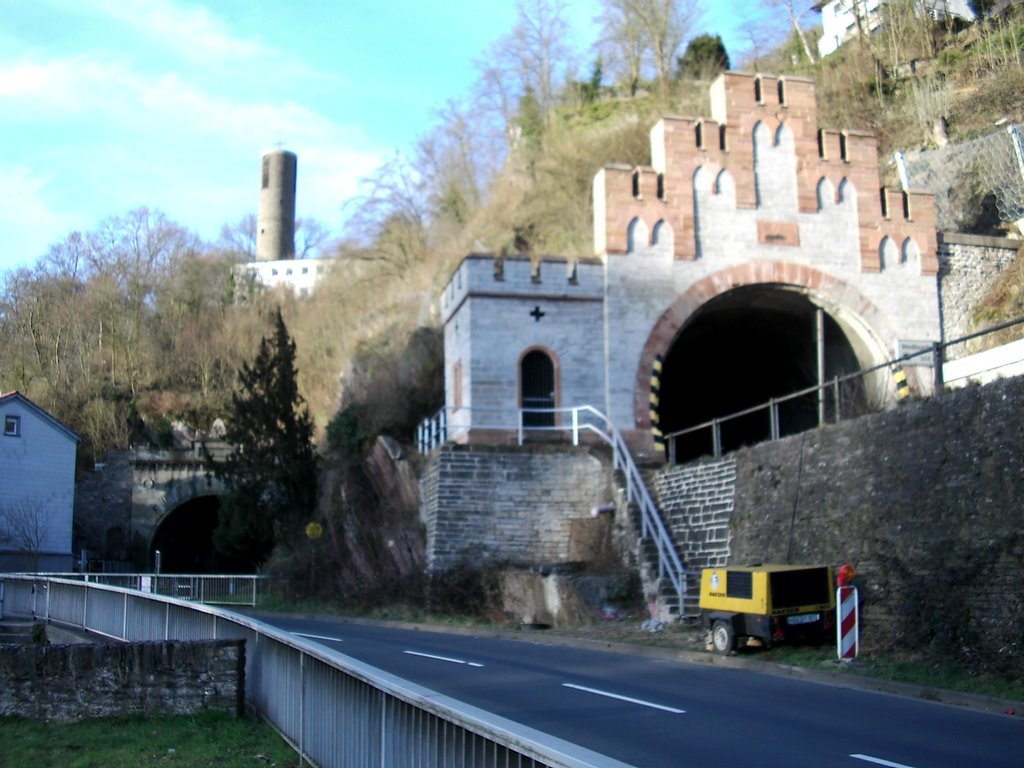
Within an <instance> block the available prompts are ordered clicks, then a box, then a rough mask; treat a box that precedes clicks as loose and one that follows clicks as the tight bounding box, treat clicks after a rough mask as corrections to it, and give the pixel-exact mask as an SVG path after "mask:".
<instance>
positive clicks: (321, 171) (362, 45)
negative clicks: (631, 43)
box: [0, 0, 759, 273]
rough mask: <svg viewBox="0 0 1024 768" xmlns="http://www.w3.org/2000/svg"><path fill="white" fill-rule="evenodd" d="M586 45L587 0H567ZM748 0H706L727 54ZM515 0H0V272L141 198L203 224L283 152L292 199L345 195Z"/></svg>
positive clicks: (208, 225) (230, 212) (419, 125)
mask: <svg viewBox="0 0 1024 768" xmlns="http://www.w3.org/2000/svg"><path fill="white" fill-rule="evenodd" d="M567 5H568V10H569V17H570V21H571V23H572V26H573V29H574V30H575V33H576V36H577V38H578V39H577V40H576V47H577V48H578V49H579V50H580V52H581V57H582V59H583V61H592V60H593V55H592V54H589V53H588V48H589V46H590V44H591V43H592V41H593V40H594V39H595V38H596V28H595V26H594V23H593V18H594V16H596V15H597V13H598V10H599V6H600V2H599V0H567ZM758 7H759V3H758V2H756V0H750V1H749V2H747V1H745V0H705V9H704V17H703V23H702V27H701V29H700V30H698V31H700V32H710V33H712V34H720V35H721V36H722V38H723V40H724V41H725V42H726V47H727V50H728V51H729V53H730V56H732V58H733V59H734V60H735V59H736V58H737V55H736V54H737V52H738V51H740V49H742V48H743V47H744V45H745V44H746V41H747V40H748V37H747V32H746V30H747V29H749V26H750V23H751V21H750V20H751V14H753V13H756V12H757V8H758ZM515 18H516V2H515V0H488V2H486V3H485V2H480V1H479V0H446V1H445V2H442V3H426V2H415V0H206V1H205V2H198V1H197V0H0V147H2V148H3V149H2V151H0V233H2V234H0V273H3V272H6V271H8V270H11V269H15V268H19V267H31V266H32V265H33V264H35V262H36V261H37V259H38V258H39V257H41V256H43V255H44V254H45V253H46V251H47V249H48V247H49V245H51V244H52V243H56V242H59V241H61V240H63V239H65V237H66V236H67V235H69V234H70V233H71V232H73V231H76V230H77V231H82V232H87V231H91V230H94V229H96V228H97V227H98V225H99V224H100V223H101V222H102V221H103V220H104V219H106V218H107V217H110V216H122V215H124V214H126V213H128V212H129V211H130V210H132V209H134V208H138V207H140V206H147V207H149V208H151V209H156V210H159V211H162V212H163V213H165V214H166V215H167V216H168V217H169V218H170V219H171V220H172V221H175V222H177V223H178V224H181V225H182V226H184V227H186V228H188V229H191V230H193V231H195V232H196V233H197V234H199V236H200V237H202V238H203V239H204V240H207V241H214V240H216V239H217V237H218V234H219V232H220V229H221V226H222V225H223V224H225V223H235V222H237V221H239V220H240V219H241V218H242V217H243V216H245V215H247V214H250V213H255V212H256V206H257V202H258V193H259V187H258V185H259V171H260V157H261V155H262V153H263V152H264V151H266V150H268V149H272V148H274V147H276V146H283V147H284V148H286V149H288V150H291V151H292V152H295V153H296V154H297V155H298V161H299V165H298V168H299V170H298V189H297V215H298V216H299V217H311V218H315V219H318V220H320V221H321V222H322V223H323V224H324V225H325V227H326V228H327V229H328V230H329V231H330V233H331V234H332V235H334V236H341V235H342V234H343V213H342V206H343V204H344V202H345V201H346V200H348V199H350V198H351V197H352V196H354V195H356V194H357V193H358V189H359V187H358V183H359V180H360V179H361V178H363V177H366V176H367V175H368V174H370V173H371V172H372V171H373V170H374V169H376V168H378V167H379V166H381V165H382V164H383V163H384V162H386V161H388V160H389V159H391V158H393V157H394V156H395V155H396V153H408V152H409V151H410V150H411V149H412V147H413V146H414V145H415V142H416V140H417V138H418V137H420V136H422V135H424V134H425V133H426V132H427V131H428V129H429V128H430V126H431V125H432V124H433V122H434V120H433V114H434V112H435V111H436V110H438V109H440V108H441V107H443V106H444V104H445V103H446V102H447V101H449V100H451V99H456V100H461V99H464V98H466V97H467V96H468V94H469V91H470V88H471V86H472V84H473V82H474V81H475V80H476V78H477V74H478V70H477V69H476V68H475V66H474V62H477V61H480V60H482V59H484V58H485V57H486V50H487V46H488V44H490V43H493V42H494V41H495V40H496V39H497V38H499V37H500V36H501V35H503V34H504V33H506V32H508V31H509V30H510V29H511V28H512V27H513V25H514V23H515Z"/></svg>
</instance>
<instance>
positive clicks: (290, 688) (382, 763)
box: [0, 574, 629, 768]
mask: <svg viewBox="0 0 1024 768" xmlns="http://www.w3.org/2000/svg"><path fill="white" fill-rule="evenodd" d="M5 617H18V618H34V619H38V620H42V621H53V622H57V623H60V624H63V625H66V626H72V627H77V628H81V629H86V630H89V631H90V632H94V633H96V634H97V635H101V636H104V637H108V638H114V639H119V640H130V641H147V640H218V639H228V640H245V695H246V701H247V703H248V704H249V706H250V707H251V708H252V709H253V710H255V713H256V714H257V715H258V716H260V717H262V718H263V719H265V720H267V721H268V722H269V723H270V724H271V725H273V726H274V727H275V728H276V729H277V730H278V732H279V733H280V734H281V735H282V736H283V737H284V738H285V739H287V740H288V741H289V743H291V745H292V746H293V747H294V748H295V749H296V750H297V751H298V753H299V755H300V757H301V761H303V762H308V763H310V764H311V765H314V766H322V767H323V768H333V767H334V766H339V767H340V766H356V765H357V766H366V767H367V768H377V767H379V768H385V767H386V768H404V767H405V766H412V765H420V766H450V767H451V768H478V767H479V768H498V767H499V766H503V767H506V766H518V767H519V768H543V767H548V768H629V766H627V765H626V764H625V763H621V762H619V761H617V760H613V759H612V758H609V757H605V756H603V755H599V754H597V753H594V752H591V751H589V750H587V749H584V748H582V747H579V746H577V745H575V744H570V743H568V742H566V741H563V740H561V739H558V738H555V737H553V736H550V735H548V734H545V733H541V732H540V731H536V730H534V729H532V728H528V727H526V726H523V725H520V724H519V723H515V722H512V721H511V720H507V719H505V718H503V717H499V716H497V715H493V714H490V713H489V712H485V711H483V710H480V709H477V708H475V707H472V706H470V705H468V704H464V703H462V702H460V701H457V700H455V699H452V698H450V697H447V696H443V695H441V694H438V693H436V692H434V691H431V690H429V689H427V688H424V687H422V686H418V685H416V684H414V683H411V682H408V681H406V680H403V679H401V678H399V677H396V676H394V675H391V674H388V673H387V672H384V671H382V670H379V669H376V668H375V667H371V666H369V665H368V664H364V663H362V662H360V661H358V660H356V659H353V658H351V657H349V656H345V655H343V654H340V653H335V652H332V651H329V650H328V649H327V648H325V647H323V646H320V645H317V644H315V643H313V642H310V641H307V640H304V639H302V638H300V637H298V636H296V635H292V634H290V633H288V632H285V631H283V630H279V629H276V628H274V627H271V626H270V625H268V624H264V623H263V622H260V621H257V620H255V619H251V618H249V617H247V616H243V615H241V614H237V613H233V612H231V611H228V610H226V609H223V608H215V607H212V606H208V605H200V604H198V603H189V602H186V601H183V600H179V599H177V598H172V597H164V596H162V595H154V594H149V593H145V592H141V591H137V590H129V589H122V588H119V587H109V586H105V585H101V584H96V583H93V582H84V581H72V580H70V579H56V578H45V577H41V576H32V575H25V574H0V618H5Z"/></svg>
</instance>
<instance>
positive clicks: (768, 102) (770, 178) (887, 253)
mask: <svg viewBox="0 0 1024 768" xmlns="http://www.w3.org/2000/svg"><path fill="white" fill-rule="evenodd" d="M711 112H712V116H711V118H687V117H665V118H663V119H662V120H660V121H659V122H658V123H657V124H656V125H655V126H654V127H653V128H652V129H651V165H650V166H646V167H637V168H634V167H631V166H627V165H622V164H615V163H612V164H608V165H606V166H604V168H602V169H601V170H600V171H599V172H598V173H597V175H596V176H595V178H594V185H593V196H594V250H595V253H597V254H598V255H600V256H609V255H613V256H614V255H625V254H628V253H632V252H636V251H641V250H644V249H648V250H651V251H654V252H665V253H671V255H672V257H673V258H674V259H676V260H694V259H698V258H700V257H701V254H702V253H703V252H706V251H707V250H708V248H707V244H705V243H702V242H701V238H702V237H706V234H705V233H706V232H707V228H705V229H704V230H702V229H701V226H700V215H701V210H700V199H699V198H700V194H701V192H702V191H707V190H709V191H710V192H711V193H713V194H714V195H721V194H722V193H723V192H724V193H725V196H726V198H715V203H716V204H717V208H716V209H715V210H717V211H718V212H719V213H720V214H721V215H728V208H729V207H730V206H731V207H733V208H734V209H735V210H736V211H746V212H751V213H748V214H745V215H746V216H747V217H748V218H749V216H750V215H753V216H754V217H755V218H756V219H757V229H758V231H759V232H761V233H763V236H764V237H765V238H768V239H766V240H764V241H763V242H764V244H766V245H772V244H779V243H784V244H791V245H795V244H799V243H803V242H807V241H808V238H806V237H804V236H803V235H802V232H801V230H802V229H803V228H808V227H809V228H814V227H815V226H816V224H815V222H814V220H813V217H814V216H815V215H817V214H820V213H822V212H823V211H825V210H826V209H830V208H833V207H835V206H837V205H840V204H845V205H847V206H850V205H853V206H854V207H855V209H856V227H857V231H858V239H859V242H858V247H859V253H860V263H859V265H858V266H859V269H860V270H861V271H862V272H865V273H873V272H881V271H884V270H885V269H887V268H889V267H890V266H893V265H896V264H899V265H905V264H911V263H912V264H914V265H916V267H917V269H919V271H920V274H921V275H928V276H933V275H936V274H938V261H937V257H936V249H937V243H936V235H935V214H934V207H933V205H932V201H931V195H929V194H927V193H924V192H911V193H909V194H906V195H904V194H903V193H902V192H898V191H892V190H886V189H883V188H882V187H881V182H880V174H879V166H878V143H877V141H876V140H875V138H874V137H873V136H871V135H869V134H866V133H861V132H857V131H835V130H827V129H819V128H818V125H817V122H818V116H817V102H816V97H815V90H814V83H813V81H811V80H810V79H807V78H801V77H775V76H771V75H762V74H757V75H751V74H744V73H739V72H725V73H723V74H722V75H720V76H719V77H718V79H717V80H716V81H715V82H714V83H713V84H712V86H711ZM724 199H728V201H729V205H728V206H726V205H725V204H724V202H723V200H724ZM721 229H722V227H718V228H717V230H718V231H721ZM894 247H895V249H896V251H895V255H894V252H893V248H894Z"/></svg>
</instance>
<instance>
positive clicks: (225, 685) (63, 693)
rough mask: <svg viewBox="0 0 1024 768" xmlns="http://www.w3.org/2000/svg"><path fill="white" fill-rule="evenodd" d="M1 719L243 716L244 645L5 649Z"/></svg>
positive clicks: (0, 662) (0, 665) (1, 650)
mask: <svg viewBox="0 0 1024 768" xmlns="http://www.w3.org/2000/svg"><path fill="white" fill-rule="evenodd" d="M0 679H2V680H3V681H4V684H3V685H0V716H4V717H7V716H12V715H17V716H18V717H25V718H29V719H32V720H44V721H51V722H71V721H76V720H85V719H89V718H96V717H119V716H125V715H136V714H176V715H186V714H191V713H193V712H198V711H200V710H204V709H216V710H222V711H229V712H233V713H235V714H237V715H241V714H242V710H243V706H244V696H245V641H244V640H211V641H202V642H176V641H168V642H153V643H117V644H102V645H100V644H78V645H0Z"/></svg>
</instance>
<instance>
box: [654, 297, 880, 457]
mask: <svg viewBox="0 0 1024 768" xmlns="http://www.w3.org/2000/svg"><path fill="white" fill-rule="evenodd" d="M823 320H824V322H823V331H824V332H823V341H824V343H823V350H824V355H823V358H824V378H825V380H826V381H828V380H829V379H832V378H834V377H836V376H842V375H843V374H845V373H852V372H854V371H856V370H859V369H860V368H861V365H860V362H859V361H858V359H857V355H856V353H855V352H854V349H853V345H852V344H851V341H850V339H848V338H847V336H846V334H845V333H844V332H843V330H842V328H840V326H839V324H838V323H837V322H836V321H835V320H834V319H833V318H832V317H831V316H829V315H828V314H827V313H823ZM818 339H819V331H818V307H817V306H816V305H815V304H813V303H812V302H811V301H810V300H809V299H808V298H807V297H806V296H805V295H804V294H803V293H801V292H799V291H796V290H792V289H788V288H780V287H778V286H764V285H755V286H744V287H741V288H736V289H733V290H731V291H728V292H727V293H724V294H722V295H721V296H718V297H716V298H714V299H712V300H711V301H709V302H707V303H706V304H705V305H704V306H702V307H701V308H700V309H699V310H698V311H697V312H696V313H694V315H693V316H692V317H691V318H690V319H689V321H688V322H687V323H686V325H685V326H683V328H682V330H681V331H680V333H679V335H678V336H677V337H676V339H675V341H674V342H673V345H672V348H671V349H670V350H669V352H668V354H667V355H666V357H665V361H664V365H663V368H662V377H661V389H660V406H659V417H660V422H659V423H660V428H661V430H662V432H663V433H665V434H668V433H671V432H674V431H677V430H681V429H685V428H687V427H690V426H695V425H698V424H701V423H703V422H706V421H710V420H712V419H717V418H721V417H723V416H727V415H730V414H733V413H736V412H738V411H742V410H744V409H747V408H751V407H754V406H758V405H762V404H765V403H767V402H768V401H769V400H770V399H771V398H777V397H782V396H784V395H789V394H791V393H793V392H796V391H799V390H801V389H804V388H806V387H812V386H815V385H817V383H818V347H819V341H818ZM840 389H841V391H840V393H839V405H840V408H841V409H842V412H843V413H844V414H847V415H848V414H849V413H851V412H853V411H854V410H855V409H861V410H863V407H864V399H865V398H864V387H863V385H862V384H861V383H859V382H851V383H849V384H846V385H843V386H842V387H841V388H840ZM836 402H837V399H836V393H835V392H834V391H833V390H829V391H828V392H827V393H826V394H825V396H824V402H823V404H822V407H823V408H824V410H825V418H826V420H827V421H830V420H832V419H833V418H834V414H835V409H836ZM778 414H779V424H778V428H779V433H780V435H790V434H795V433H797V432H802V431H804V430H806V429H810V428H813V427H815V426H816V425H817V424H818V420H819V400H818V395H817V394H816V393H811V394H808V395H804V396H802V397H800V398H799V399H796V400H790V401H788V402H787V403H784V404H780V405H779V409H778ZM770 436H771V417H770V415H769V412H768V410H767V409H764V410H760V411H758V412H756V413H752V414H749V415H746V416H742V417H739V418H736V419H731V420H729V421H726V422H723V423H722V425H721V441H722V450H723V451H729V450H734V449H736V448H739V447H742V446H744V445H749V444H752V443H756V442H760V441H762V440H766V439H768V438H769V437H770ZM671 448H674V450H675V457H676V460H677V461H686V460H689V459H694V458H698V457H700V456H705V455H709V454H711V453H712V452H713V442H712V433H711V430H710V429H702V430H699V431H697V432H695V433H691V434H688V435H684V436H681V437H678V438H676V439H675V441H674V445H673V446H671Z"/></svg>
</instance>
